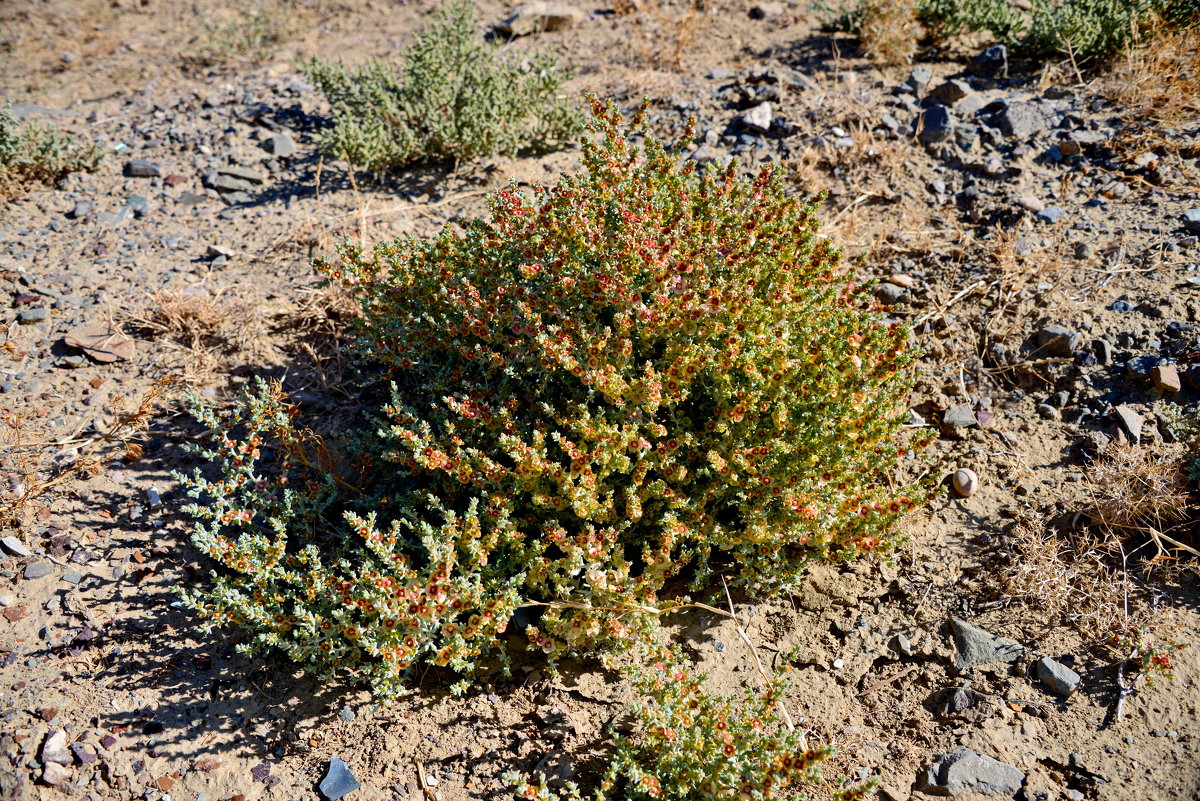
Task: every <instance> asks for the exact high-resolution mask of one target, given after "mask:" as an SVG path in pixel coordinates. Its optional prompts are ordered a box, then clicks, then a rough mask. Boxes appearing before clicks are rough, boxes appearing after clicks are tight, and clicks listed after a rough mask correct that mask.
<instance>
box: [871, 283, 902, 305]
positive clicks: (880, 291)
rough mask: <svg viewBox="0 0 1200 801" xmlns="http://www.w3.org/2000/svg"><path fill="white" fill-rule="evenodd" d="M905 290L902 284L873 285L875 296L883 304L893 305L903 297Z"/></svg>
mask: <svg viewBox="0 0 1200 801" xmlns="http://www.w3.org/2000/svg"><path fill="white" fill-rule="evenodd" d="M907 292H908V290H907V289H905V288H904V287H902V286H896V285H895V284H888V283H883V284H880V285H879V286H877V287H875V298H876V299H877V300H878V301H879V302H880V303H882V304H883V305H884V306H894V305H896V304H897V303H899V302H900V301H901V300H903V299H904V296H905V294H907Z"/></svg>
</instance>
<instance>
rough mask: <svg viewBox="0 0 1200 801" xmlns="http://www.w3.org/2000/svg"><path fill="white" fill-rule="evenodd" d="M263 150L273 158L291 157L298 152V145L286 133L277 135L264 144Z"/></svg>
mask: <svg viewBox="0 0 1200 801" xmlns="http://www.w3.org/2000/svg"><path fill="white" fill-rule="evenodd" d="M263 150H265V151H267V152H268V153H270V154H271V155H272V156H291V155H293V154H295V152H296V143H295V142H293V141H292V137H290V136H288V135H287V134H285V133H281V134H275V135H274V136H272V137H271V138H270V139H268V140H266V141H265V142H263Z"/></svg>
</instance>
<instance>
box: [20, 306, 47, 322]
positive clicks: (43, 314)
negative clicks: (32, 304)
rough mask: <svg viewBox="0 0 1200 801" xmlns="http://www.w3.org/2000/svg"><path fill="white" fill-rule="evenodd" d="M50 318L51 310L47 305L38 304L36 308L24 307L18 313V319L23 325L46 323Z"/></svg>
mask: <svg viewBox="0 0 1200 801" xmlns="http://www.w3.org/2000/svg"><path fill="white" fill-rule="evenodd" d="M49 319H50V310H49V309H47V308H46V307H45V306H38V307H37V308H34V309H22V310H21V311H20V312H18V313H17V320H18V321H19V322H20V323H21V325H33V324H34V323H44V322H46V321H47V320H49Z"/></svg>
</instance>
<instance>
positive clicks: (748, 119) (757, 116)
mask: <svg viewBox="0 0 1200 801" xmlns="http://www.w3.org/2000/svg"><path fill="white" fill-rule="evenodd" d="M772 119H774V112H773V111H772V109H771V104H770V103H768V102H766V101H763V102H762V103H759V104H758V105H757V106H754V107H753V108H749V109H746V110H745V111H743V112H742V116H741V120H742V125H744V126H746V127H747V128H749V129H751V130H754V131H762V132H764V133H765V132H766V131H769V130H771V120H772Z"/></svg>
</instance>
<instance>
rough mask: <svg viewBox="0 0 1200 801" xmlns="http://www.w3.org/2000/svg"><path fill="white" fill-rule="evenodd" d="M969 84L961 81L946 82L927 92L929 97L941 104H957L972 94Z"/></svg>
mask: <svg viewBox="0 0 1200 801" xmlns="http://www.w3.org/2000/svg"><path fill="white" fill-rule="evenodd" d="M972 91H973V90H972V89H971V84H969V83H967V82H966V81H963V80H953V81H946V82H945V83H942V84H938V85H937V86H935V87H934V88H933V89H931V90H930V91H929V97H930V98H932V99H933V100H940V101H941V102H943V103H948V104H949V103H957V102H958V101H960V100H962V99H963V98H964V97H966V96H968V95H970V94H971V93H972Z"/></svg>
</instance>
